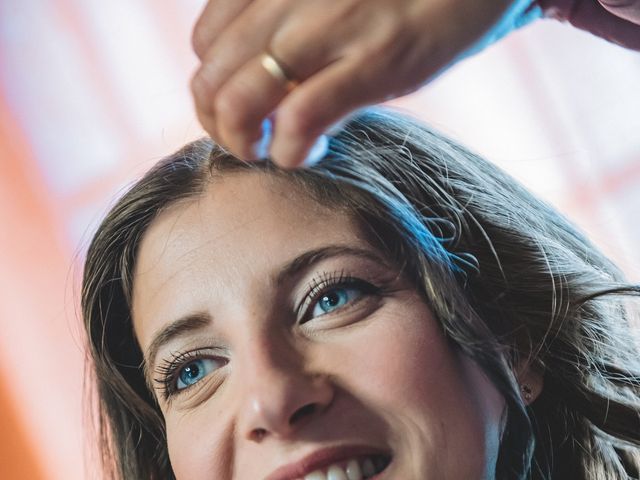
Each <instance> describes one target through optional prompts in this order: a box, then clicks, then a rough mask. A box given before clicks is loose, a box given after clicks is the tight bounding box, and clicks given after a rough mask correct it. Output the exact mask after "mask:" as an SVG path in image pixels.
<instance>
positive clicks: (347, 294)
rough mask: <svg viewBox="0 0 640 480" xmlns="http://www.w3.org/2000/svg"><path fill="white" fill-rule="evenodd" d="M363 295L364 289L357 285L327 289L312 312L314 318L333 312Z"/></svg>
mask: <svg viewBox="0 0 640 480" xmlns="http://www.w3.org/2000/svg"><path fill="white" fill-rule="evenodd" d="M361 296H362V289H361V288H356V287H338V288H332V289H331V290H327V291H326V292H325V293H323V294H322V295H321V296H320V298H319V299H318V300H317V302H316V304H315V306H314V307H313V310H312V312H311V317H312V318H313V317H318V316H320V315H325V314H327V313H331V312H333V311H334V310H337V309H338V308H340V307H343V306H345V305H347V304H348V303H349V302H352V301H353V300H356V299H357V298H359V297H361Z"/></svg>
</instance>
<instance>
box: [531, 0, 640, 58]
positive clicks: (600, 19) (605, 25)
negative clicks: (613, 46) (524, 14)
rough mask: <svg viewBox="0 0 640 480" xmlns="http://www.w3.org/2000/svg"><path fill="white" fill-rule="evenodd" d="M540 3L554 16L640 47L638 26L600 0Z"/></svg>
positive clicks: (581, 27)
mask: <svg viewBox="0 0 640 480" xmlns="http://www.w3.org/2000/svg"><path fill="white" fill-rule="evenodd" d="M538 3H539V4H540V6H541V7H542V8H543V9H544V10H545V11H547V12H549V13H551V15H552V16H553V17H556V18H558V19H560V20H566V21H568V22H569V23H570V24H571V25H573V26H574V27H576V28H580V29H581V30H586V31H587V32H591V33H593V34H594V35H597V36H599V37H602V38H604V39H606V40H609V41H610V42H613V43H617V44H619V45H622V46H625V47H627V48H632V49H636V50H638V49H640V33H639V32H640V30H639V28H640V27H638V25H636V24H635V23H632V22H630V21H628V20H625V19H623V18H620V17H618V16H616V15H614V14H613V13H611V12H609V11H608V10H607V9H606V8H605V7H604V6H603V5H602V4H601V3H600V2H599V1H598V0H553V1H550V0H539V2H538Z"/></svg>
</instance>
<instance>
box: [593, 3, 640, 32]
mask: <svg viewBox="0 0 640 480" xmlns="http://www.w3.org/2000/svg"><path fill="white" fill-rule="evenodd" d="M598 1H599V2H600V4H601V5H602V6H603V7H604V8H606V9H607V10H608V11H610V12H611V13H613V14H614V15H615V16H617V17H620V18H623V19H625V20H627V21H629V22H631V23H634V24H636V25H640V0H598ZM638 35H640V33H638Z"/></svg>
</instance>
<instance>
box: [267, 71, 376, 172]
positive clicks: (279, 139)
mask: <svg viewBox="0 0 640 480" xmlns="http://www.w3.org/2000/svg"><path fill="white" fill-rule="evenodd" d="M373 75H375V73H372V72H368V71H367V70H366V66H364V65H362V62H358V61H347V60H344V61H338V62H335V63H333V64H331V65H329V66H328V67H326V68H325V69H324V70H322V71H320V72H318V73H317V74H316V75H314V76H313V77H311V78H310V79H309V80H307V81H306V82H304V83H302V84H301V85H300V86H298V87H297V88H296V89H295V90H293V91H292V92H291V93H290V94H289V95H288V96H287V97H286V98H285V99H284V101H283V102H282V104H281V105H280V106H279V108H278V110H277V112H276V117H275V127H274V139H273V143H272V147H271V158H273V160H274V161H275V162H276V163H278V164H279V165H280V166H282V167H285V168H295V167H297V166H300V165H301V164H302V163H303V162H304V160H305V158H306V156H307V154H308V152H309V149H310V148H311V147H312V146H313V145H314V143H315V142H316V139H317V138H318V137H319V136H320V135H321V134H322V133H323V132H324V131H326V130H327V129H328V128H329V127H330V126H331V125H333V124H335V123H337V122H338V121H339V120H340V119H341V118H342V117H344V116H345V115H347V114H348V113H350V112H351V111H353V110H355V109H357V108H359V107H362V106H364V105H367V104H371V103H376V102H378V101H380V100H382V93H381V90H380V89H379V88H376V87H375V86H373V85H371V82H366V79H367V78H375V76H373Z"/></svg>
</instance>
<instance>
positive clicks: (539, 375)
mask: <svg viewBox="0 0 640 480" xmlns="http://www.w3.org/2000/svg"><path fill="white" fill-rule="evenodd" d="M516 379H517V380H518V385H519V386H520V396H521V397H522V401H523V402H524V404H525V405H531V404H532V403H533V402H535V401H536V398H538V395H540V393H541V392H542V388H543V387H544V374H543V371H542V370H541V369H540V368H539V367H536V366H535V365H532V364H531V363H528V362H527V363H525V362H520V363H518V365H517V370H516Z"/></svg>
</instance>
